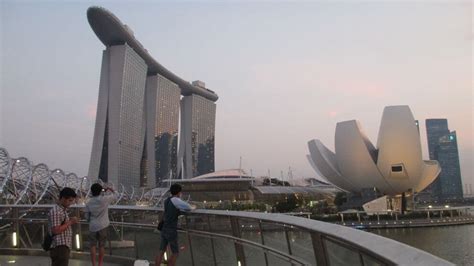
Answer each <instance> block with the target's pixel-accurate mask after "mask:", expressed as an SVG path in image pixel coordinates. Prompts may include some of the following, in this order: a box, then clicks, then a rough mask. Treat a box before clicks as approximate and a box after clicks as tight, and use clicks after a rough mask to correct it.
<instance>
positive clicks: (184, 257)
mask: <svg viewBox="0 0 474 266" xmlns="http://www.w3.org/2000/svg"><path fill="white" fill-rule="evenodd" d="M178 246H179V255H178V259H177V261H176V264H177V265H183V266H184V265H192V257H191V250H190V245H189V240H188V234H187V233H186V232H178ZM159 247H160V246H159V245H158V247H157V250H158V249H159ZM167 254H168V256H170V255H171V253H170V251H168V253H167Z"/></svg>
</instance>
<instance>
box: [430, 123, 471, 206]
mask: <svg viewBox="0 0 474 266" xmlns="http://www.w3.org/2000/svg"><path fill="white" fill-rule="evenodd" d="M426 134H427V140H428V150H429V154H430V160H437V161H438V162H439V164H440V166H441V173H440V174H439V176H438V178H437V179H436V180H435V181H434V182H433V183H432V184H431V185H430V186H429V187H428V188H427V191H429V192H430V193H431V195H432V197H433V199H436V200H452V199H460V198H462V197H463V192H462V181H461V168H460V165H459V152H458V145H457V136H456V131H452V132H450V131H449V128H448V120H447V119H426Z"/></svg>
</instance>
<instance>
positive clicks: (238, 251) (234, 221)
mask: <svg viewBox="0 0 474 266" xmlns="http://www.w3.org/2000/svg"><path fill="white" fill-rule="evenodd" d="M229 218H230V224H231V227H232V235H233V236H234V237H237V238H242V235H241V234H240V228H239V220H238V218H237V217H232V216H229ZM234 246H235V255H236V257H237V262H240V264H238V263H237V265H240V266H246V265H247V263H246V261H245V253H244V247H243V246H242V244H240V243H237V242H235V243H234Z"/></svg>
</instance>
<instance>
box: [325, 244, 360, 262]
mask: <svg viewBox="0 0 474 266" xmlns="http://www.w3.org/2000/svg"><path fill="white" fill-rule="evenodd" d="M323 241H324V246H325V247H326V257H327V261H328V263H329V265H331V266H338V265H341V266H345V265H362V263H361V260H360V256H359V253H358V252H356V251H355V250H351V249H349V248H347V247H344V246H343V245H341V244H340V243H338V242H336V241H332V240H330V239H327V238H324V239H323Z"/></svg>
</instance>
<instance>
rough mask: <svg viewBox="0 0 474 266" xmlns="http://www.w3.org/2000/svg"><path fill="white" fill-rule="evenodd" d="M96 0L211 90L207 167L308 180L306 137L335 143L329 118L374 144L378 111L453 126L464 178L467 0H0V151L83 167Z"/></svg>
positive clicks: (96, 52) (468, 171)
mask: <svg viewBox="0 0 474 266" xmlns="http://www.w3.org/2000/svg"><path fill="white" fill-rule="evenodd" d="M93 5H99V6H102V7H105V8H107V9H108V10H110V11H111V12H113V13H114V14H115V15H116V16H117V17H118V18H119V19H120V20H121V21H122V22H123V23H125V24H127V25H128V26H129V27H131V28H132V30H133V31H134V34H135V37H136V38H137V39H138V40H139V41H140V42H141V43H142V44H143V45H144V46H145V48H146V49H147V50H148V51H149V52H150V53H151V54H152V56H153V57H154V58H155V59H156V60H157V61H158V62H160V63H161V64H162V65H164V66H165V67H166V68H168V69H169V70H171V71H172V72H174V73H175V74H177V75H178V76H180V77H182V78H183V79H185V80H188V81H192V80H202V81H204V82H206V87H208V88H209V89H211V90H213V91H215V92H216V93H217V94H218V95H219V100H218V101H217V117H216V133H215V134H216V154H215V155H216V170H222V169H229V168H238V167H239V162H240V158H242V159H241V162H242V163H241V164H242V168H243V169H244V170H246V171H247V172H249V173H250V172H251V173H252V174H254V175H266V174H268V172H270V174H271V175H272V176H276V177H280V176H282V175H283V176H284V177H285V178H286V177H287V176H288V170H289V168H290V167H291V171H292V175H293V177H295V178H298V177H310V176H316V173H315V172H314V171H313V170H312V168H311V166H310V165H309V163H308V162H307V159H306V154H308V153H309V152H308V148H307V142H308V141H309V140H311V139H320V140H321V141H322V142H323V143H324V144H325V145H326V146H327V147H329V148H330V149H332V150H334V133H335V126H336V123H338V122H341V121H345V120H352V119H356V120H359V121H360V123H361V125H362V127H363V129H364V131H365V133H366V134H367V135H368V137H369V139H370V140H371V141H372V143H374V144H376V143H377V134H378V128H379V124H380V119H381V116H382V112H383V108H384V107H385V106H389V105H409V106H410V108H411V110H412V112H413V114H414V116H415V118H416V119H418V120H419V121H421V128H420V129H421V142H422V146H423V156H424V159H428V152H427V145H426V131H425V125H424V120H425V119H427V118H447V119H448V123H449V128H450V130H456V132H457V135H458V145H459V153H460V160H461V172H462V176H463V182H464V183H467V184H472V183H474V170H473V168H474V155H473V150H474V142H473V135H474V134H473V106H474V100H473V82H472V81H473V80H472V77H473V68H472V64H473V54H472V47H473V46H472V45H473V44H472V42H473V36H474V34H473V29H472V9H473V7H472V3H471V1H387V0H383V1H382V0H381V1H329V0H328V1H304V2H303V1H293V2H282V1H260V2H253V1H219V2H218V1H141V2H137V1H133V2H132V1H9V0H1V1H0V12H1V13H0V18H1V25H0V39H1V42H0V45H1V46H0V53H1V54H0V55H1V64H0V67H1V69H0V75H1V76H0V80H1V90H0V105H1V108H0V146H1V147H5V148H7V150H8V152H9V153H10V155H11V156H12V157H20V156H24V157H27V158H29V159H30V160H32V161H33V162H34V163H46V164H47V165H48V166H49V167H50V169H54V168H62V169H64V170H65V171H67V172H75V173H76V174H78V175H79V176H83V175H86V174H87V170H88V164H89V160H90V153H91V146H92V137H93V130H94V125H95V112H96V108H97V99H98V90H99V76H100V65H101V57H102V50H103V49H104V45H103V44H102V43H101V42H100V41H99V39H98V38H97V37H96V36H95V34H94V33H93V31H92V30H91V28H90V26H89V24H88V22H87V18H86V11H87V8H88V7H89V6H93Z"/></svg>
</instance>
